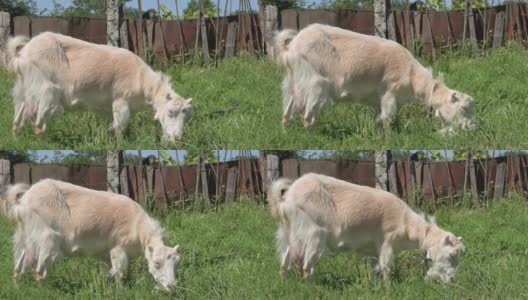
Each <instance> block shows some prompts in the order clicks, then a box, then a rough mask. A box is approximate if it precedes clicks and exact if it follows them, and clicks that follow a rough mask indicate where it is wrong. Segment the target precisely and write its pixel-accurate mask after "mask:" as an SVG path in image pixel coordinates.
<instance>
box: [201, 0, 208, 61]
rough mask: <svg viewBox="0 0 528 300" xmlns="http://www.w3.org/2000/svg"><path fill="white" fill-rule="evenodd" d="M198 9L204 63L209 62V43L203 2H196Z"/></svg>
mask: <svg viewBox="0 0 528 300" xmlns="http://www.w3.org/2000/svg"><path fill="white" fill-rule="evenodd" d="M198 9H199V10H200V19H199V22H200V35H201V36H202V51H203V56H204V60H205V62H206V63H209V62H211V57H210V56H209V43H208V40H207V26H205V9H204V2H203V0H198Z"/></svg>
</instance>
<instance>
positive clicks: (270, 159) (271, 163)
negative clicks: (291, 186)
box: [266, 154, 280, 190]
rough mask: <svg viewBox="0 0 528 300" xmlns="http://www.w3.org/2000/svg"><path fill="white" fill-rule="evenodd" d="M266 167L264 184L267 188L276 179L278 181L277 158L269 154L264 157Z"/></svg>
mask: <svg viewBox="0 0 528 300" xmlns="http://www.w3.org/2000/svg"><path fill="white" fill-rule="evenodd" d="M266 166H267V168H266V169H267V172H268V174H267V176H266V178H267V181H266V184H267V185H268V190H269V186H270V185H271V184H272V183H273V182H274V181H275V180H277V179H279V174H280V170H279V157H278V156H277V155H273V154H270V155H268V156H266Z"/></svg>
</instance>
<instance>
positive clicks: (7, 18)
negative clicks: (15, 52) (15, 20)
mask: <svg viewBox="0 0 528 300" xmlns="http://www.w3.org/2000/svg"><path fill="white" fill-rule="evenodd" d="M10 23H11V15H10V14H9V13H8V12H3V11H0V66H6V65H7V53H5V52H4V48H5V45H6V43H7V39H8V38H9V35H10V34H11V26H10Z"/></svg>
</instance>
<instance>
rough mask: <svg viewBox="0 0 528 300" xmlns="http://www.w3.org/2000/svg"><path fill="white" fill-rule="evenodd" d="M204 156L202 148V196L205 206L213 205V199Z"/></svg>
mask: <svg viewBox="0 0 528 300" xmlns="http://www.w3.org/2000/svg"><path fill="white" fill-rule="evenodd" d="M204 157H205V154H204V151H203V150H200V178H201V180H202V197H203V199H204V201H205V206H207V207H209V206H210V205H211V200H210V199H209V184H208V182H207V170H206V168H205V162H204V161H205V159H204Z"/></svg>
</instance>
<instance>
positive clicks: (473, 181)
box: [468, 154, 478, 206]
mask: <svg viewBox="0 0 528 300" xmlns="http://www.w3.org/2000/svg"><path fill="white" fill-rule="evenodd" d="M468 160H469V180H470V184H471V197H472V198H473V204H474V205H475V206H478V190H477V176H476V174H475V173H476V172H475V160H474V159H473V155H471V154H469V155H468Z"/></svg>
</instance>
